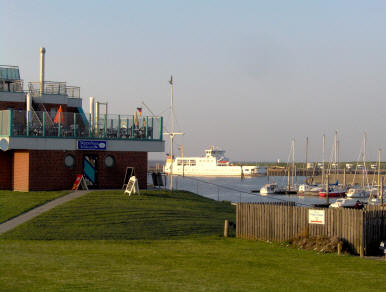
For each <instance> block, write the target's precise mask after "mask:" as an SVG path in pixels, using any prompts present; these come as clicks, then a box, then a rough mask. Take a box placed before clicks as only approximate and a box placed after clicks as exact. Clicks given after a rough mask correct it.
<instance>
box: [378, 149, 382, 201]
mask: <svg viewBox="0 0 386 292" xmlns="http://www.w3.org/2000/svg"><path fill="white" fill-rule="evenodd" d="M381 153H382V149H380V148H379V149H378V190H379V191H378V198H380V197H381V177H380V170H381Z"/></svg>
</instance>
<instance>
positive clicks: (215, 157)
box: [164, 146, 258, 176]
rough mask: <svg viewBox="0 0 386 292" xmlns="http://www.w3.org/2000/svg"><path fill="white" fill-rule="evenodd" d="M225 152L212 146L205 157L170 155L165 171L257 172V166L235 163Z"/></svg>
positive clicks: (207, 174) (218, 174)
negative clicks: (174, 156) (173, 156)
mask: <svg viewBox="0 0 386 292" xmlns="http://www.w3.org/2000/svg"><path fill="white" fill-rule="evenodd" d="M224 154H225V151H224V150H220V149H218V148H216V147H214V146H211V147H210V149H206V150H205V156H204V157H176V158H174V159H172V158H171V157H168V159H167V160H166V164H165V166H164V172H165V173H166V174H170V173H173V174H175V175H192V176H195V175H196V176H251V175H255V174H256V173H257V169H258V168H257V167H256V166H241V165H233V164H232V163H231V162H230V161H229V159H228V158H226V157H225V156H224Z"/></svg>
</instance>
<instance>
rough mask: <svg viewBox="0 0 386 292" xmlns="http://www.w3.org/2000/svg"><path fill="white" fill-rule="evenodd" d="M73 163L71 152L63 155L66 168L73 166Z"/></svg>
mask: <svg viewBox="0 0 386 292" xmlns="http://www.w3.org/2000/svg"><path fill="white" fill-rule="evenodd" d="M74 164H75V158H74V156H72V155H71V154H68V155H66V157H64V165H65V166H66V167H68V168H73V167H74Z"/></svg>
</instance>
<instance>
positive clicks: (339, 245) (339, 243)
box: [338, 242, 342, 255]
mask: <svg viewBox="0 0 386 292" xmlns="http://www.w3.org/2000/svg"><path fill="white" fill-rule="evenodd" d="M341 253H342V242H338V255H340V254H341Z"/></svg>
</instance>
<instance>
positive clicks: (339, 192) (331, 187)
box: [319, 131, 346, 197]
mask: <svg viewBox="0 0 386 292" xmlns="http://www.w3.org/2000/svg"><path fill="white" fill-rule="evenodd" d="M338 143H339V142H338V131H335V138H334V162H333V163H330V167H329V169H328V177H327V182H326V188H325V189H324V190H322V191H320V192H319V197H326V196H328V197H344V196H345V195H346V189H345V188H344V187H342V186H341V185H339V183H338V180H337V176H338V168H339V162H338ZM330 161H331V160H330ZM332 168H333V169H334V171H335V175H334V177H335V181H336V183H334V184H329V176H330V175H331V169H332ZM322 184H323V182H322Z"/></svg>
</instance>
